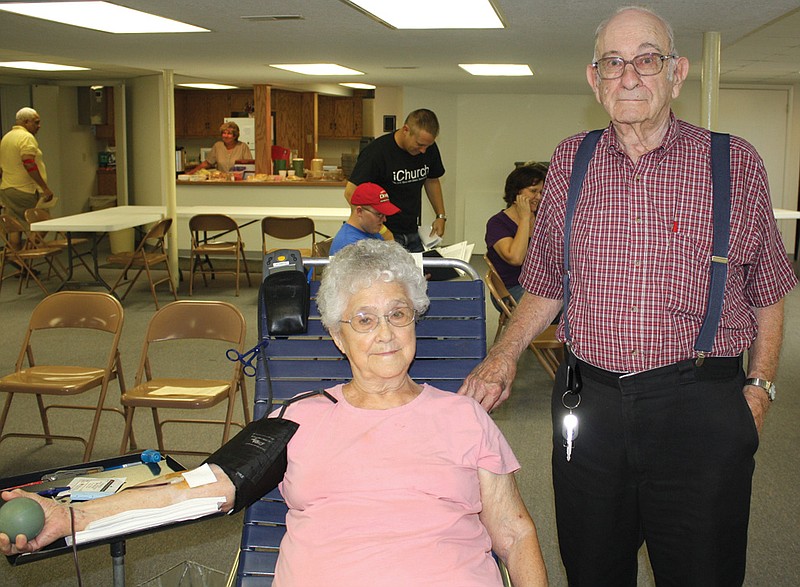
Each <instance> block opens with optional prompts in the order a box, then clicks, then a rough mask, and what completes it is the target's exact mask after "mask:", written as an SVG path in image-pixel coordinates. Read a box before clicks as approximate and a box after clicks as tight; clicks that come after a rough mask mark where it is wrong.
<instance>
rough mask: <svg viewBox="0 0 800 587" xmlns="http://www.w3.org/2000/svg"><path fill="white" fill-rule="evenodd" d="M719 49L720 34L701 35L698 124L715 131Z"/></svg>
mask: <svg viewBox="0 0 800 587" xmlns="http://www.w3.org/2000/svg"><path fill="white" fill-rule="evenodd" d="M719 47H720V34H719V33H716V32H710V31H709V32H705V33H703V70H702V72H701V76H700V80H701V88H702V90H701V99H700V100H701V104H700V123H701V124H702V125H703V126H704V127H705V128H707V129H709V130H717V114H718V111H719Z"/></svg>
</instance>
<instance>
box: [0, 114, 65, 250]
mask: <svg viewBox="0 0 800 587" xmlns="http://www.w3.org/2000/svg"><path fill="white" fill-rule="evenodd" d="M40 126H41V121H40V119H39V114H38V113H37V112H36V110H34V109H33V108H22V109H20V110H19V112H17V115H16V124H15V125H14V126H13V127H12V129H11V130H10V131H8V132H7V133H6V135H5V136H4V137H3V139H2V141H0V177H1V178H2V179H1V180H0V202H2V204H3V207H4V209H5V210H4V213H5V214H9V215H11V216H14V217H15V218H17V219H18V220H19V221H20V222H22V223H23V224H24V225H25V226H27V223H26V222H25V210H27V209H28V208H34V207H36V203H37V202H38V201H39V198H42V199H43V200H44V201H45V202H49V201H50V200H52V199H53V191H52V190H51V189H50V188H49V187H48V185H47V169H46V168H45V165H44V161H43V160H42V151H41V149H39V143H38V141H37V140H36V136H35V135H36V133H37V132H39V128H40ZM10 237H11V239H10V240H11V244H12V246H14V247H18V246H19V244H20V235H19V234H14V235H10Z"/></svg>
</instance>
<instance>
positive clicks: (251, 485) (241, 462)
mask: <svg viewBox="0 0 800 587" xmlns="http://www.w3.org/2000/svg"><path fill="white" fill-rule="evenodd" d="M299 427H300V425H299V424H298V423H297V422H292V421H291V420H286V419H284V418H281V417H278V418H262V419H261V420H256V421H254V422H250V424H248V425H247V426H245V427H244V429H243V430H242V431H241V432H239V433H238V434H237V435H236V436H234V437H233V438H231V439H230V440H229V441H228V442H226V443H225V444H224V445H223V446H222V447H221V448H220V449H219V450H217V451H216V452H215V453H214V454H212V455H211V456H210V457H208V458H207V459H206V460H205V462H206V463H208V464H214V465H217V466H218V467H219V468H220V469H222V470H223V472H224V473H225V474H226V475H227V476H228V477H229V478H230V480H231V482H232V483H233V486H234V487H235V488H236V500H235V501H234V504H233V512H238V511H239V510H242V509H244V508H246V507H247V506H249V505H250V504H252V503H255V502H257V501H258V500H259V499H261V497H262V496H263V495H264V494H266V493H268V492H270V491H272V490H273V489H275V488H276V487H277V486H278V483H280V482H281V480H282V479H283V475H284V473H285V472H286V445H287V444H289V440H291V438H292V436H294V433H295V432H297V429H298V428H299Z"/></svg>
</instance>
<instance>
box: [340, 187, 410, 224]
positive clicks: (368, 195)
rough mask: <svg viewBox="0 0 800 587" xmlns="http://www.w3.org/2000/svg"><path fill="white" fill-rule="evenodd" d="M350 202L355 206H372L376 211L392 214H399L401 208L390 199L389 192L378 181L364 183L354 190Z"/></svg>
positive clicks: (387, 214)
mask: <svg viewBox="0 0 800 587" xmlns="http://www.w3.org/2000/svg"><path fill="white" fill-rule="evenodd" d="M350 203H351V204H353V205H354V206H372V208H374V209H375V211H376V212H378V213H380V214H385V215H386V216H391V215H392V214H397V213H398V212H399V211H400V208H398V207H397V206H395V205H394V204H392V203H391V202H390V201H389V194H387V193H386V190H385V189H383V188H382V187H381V186H379V185H378V184H377V183H362V184H361V185H359V186H358V187H357V188H356V191H354V192H353V197H352V198H351V199H350Z"/></svg>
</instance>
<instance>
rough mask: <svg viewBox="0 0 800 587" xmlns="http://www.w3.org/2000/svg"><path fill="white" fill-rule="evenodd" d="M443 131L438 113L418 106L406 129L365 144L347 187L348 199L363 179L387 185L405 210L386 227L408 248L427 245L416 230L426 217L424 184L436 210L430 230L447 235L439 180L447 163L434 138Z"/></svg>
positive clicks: (391, 196)
mask: <svg viewBox="0 0 800 587" xmlns="http://www.w3.org/2000/svg"><path fill="white" fill-rule="evenodd" d="M438 134H439V121H438V119H437V118H436V114H434V113H433V112H432V111H430V110H426V109H420V110H414V111H413V112H412V113H411V114H409V115H408V116H407V117H406V120H405V122H404V123H403V126H402V128H400V129H398V130H396V131H394V133H390V134H386V135H383V136H382V137H378V138H377V139H375V140H374V141H372V142H371V143H370V144H369V145H367V146H366V147H364V150H363V151H361V154H360V155H359V156H358V160H357V161H356V165H355V167H354V168H353V172H352V173H351V174H350V178H349V180H348V182H347V187H346V188H345V192H344V197H345V199H346V200H347V203H348V204H349V203H350V199H351V197H352V195H353V192H354V191H355V189H356V186H358V185H359V184H362V183H365V182H372V183H376V184H378V185H380V186H383V188H384V189H385V190H386V191H387V192H388V194H389V199H390V201H391V202H392V204H394V205H395V206H397V207H398V208H400V212H398V213H397V214H395V215H393V216H390V217H388V218H387V219H386V222H385V226H386V227H387V228H388V229H389V230H390V231H391V232H392V234H393V235H394V239H395V240H396V241H398V242H399V243H400V244H402V245H403V246H404V247H405V248H406V249H408V250H409V251H416V252H419V251H422V250H423V247H422V242H421V240H420V237H419V234H418V232H417V229H418V227H419V224H420V219H421V217H422V187H423V186H425V193H426V195H427V196H428V201H430V203H431V206H432V207H433V211H434V213H435V214H436V219H435V220H434V221H433V226H432V227H431V233H434V232H435V233H436V234H437V235H439V236H440V237H441V236H443V235H444V227H445V221H446V220H447V214H446V213H445V209H444V198H443V197H442V186H441V184H440V183H439V178H440V177H441V176H443V175H444V165H442V158H441V156H440V154H439V148H438V147H437V146H436V143H435V140H436V136H437V135H438Z"/></svg>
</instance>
